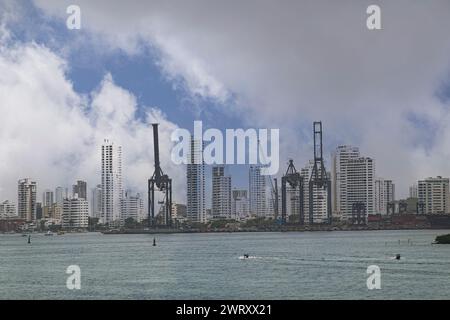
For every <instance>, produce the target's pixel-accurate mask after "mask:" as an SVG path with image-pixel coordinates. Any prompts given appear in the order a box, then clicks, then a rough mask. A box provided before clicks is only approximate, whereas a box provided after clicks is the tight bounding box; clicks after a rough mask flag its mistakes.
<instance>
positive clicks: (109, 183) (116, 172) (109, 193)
mask: <svg viewBox="0 0 450 320" xmlns="http://www.w3.org/2000/svg"><path fill="white" fill-rule="evenodd" d="M122 196H123V189H122V147H121V146H117V145H115V144H114V143H112V142H110V141H109V140H107V139H105V141H104V143H103V145H102V213H101V217H100V221H101V223H105V224H110V225H119V224H120V213H121V199H122Z"/></svg>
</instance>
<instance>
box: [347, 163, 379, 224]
mask: <svg viewBox="0 0 450 320" xmlns="http://www.w3.org/2000/svg"><path fill="white" fill-rule="evenodd" d="M346 180H347V183H346V193H347V199H346V205H347V208H346V210H345V211H344V212H343V214H344V218H346V219H350V218H351V216H352V206H353V204H354V203H358V202H362V203H364V205H365V211H366V215H369V214H374V211H375V161H374V160H373V159H372V158H368V157H360V158H354V159H349V160H348V161H347V164H346Z"/></svg>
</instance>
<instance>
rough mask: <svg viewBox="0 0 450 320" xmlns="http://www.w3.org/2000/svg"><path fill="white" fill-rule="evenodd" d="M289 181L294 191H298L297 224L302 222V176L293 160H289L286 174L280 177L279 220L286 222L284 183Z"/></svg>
mask: <svg viewBox="0 0 450 320" xmlns="http://www.w3.org/2000/svg"><path fill="white" fill-rule="evenodd" d="M287 183H289V185H290V186H291V188H292V189H293V190H294V191H298V198H299V206H298V210H297V211H298V217H299V224H300V225H303V224H304V215H303V177H302V176H301V175H300V173H299V172H297V170H296V169H295V166H294V160H292V159H291V160H289V165H288V168H287V170H286V174H285V175H284V176H283V177H281V222H282V223H283V224H285V223H286V201H287V198H286V185H287Z"/></svg>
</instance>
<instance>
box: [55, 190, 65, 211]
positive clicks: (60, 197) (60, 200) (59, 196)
mask: <svg viewBox="0 0 450 320" xmlns="http://www.w3.org/2000/svg"><path fill="white" fill-rule="evenodd" d="M64 198H66V197H65V195H64V188H63V187H56V189H55V202H56V204H57V205H58V206H59V207H61V208H62V207H63V204H64Z"/></svg>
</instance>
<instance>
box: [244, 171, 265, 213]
mask: <svg viewBox="0 0 450 320" xmlns="http://www.w3.org/2000/svg"><path fill="white" fill-rule="evenodd" d="M248 190H249V191H248V192H249V194H250V197H249V200H250V201H249V209H250V214H251V215H253V216H257V217H265V216H266V214H267V197H266V193H267V190H266V177H265V176H263V175H261V166H259V165H252V166H250V169H249V179H248Z"/></svg>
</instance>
